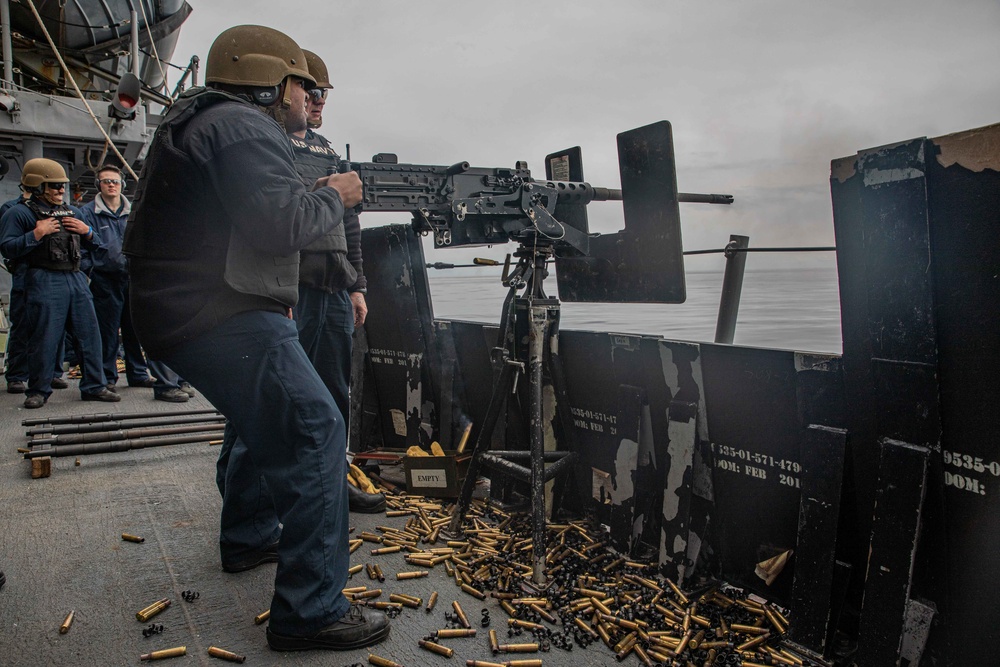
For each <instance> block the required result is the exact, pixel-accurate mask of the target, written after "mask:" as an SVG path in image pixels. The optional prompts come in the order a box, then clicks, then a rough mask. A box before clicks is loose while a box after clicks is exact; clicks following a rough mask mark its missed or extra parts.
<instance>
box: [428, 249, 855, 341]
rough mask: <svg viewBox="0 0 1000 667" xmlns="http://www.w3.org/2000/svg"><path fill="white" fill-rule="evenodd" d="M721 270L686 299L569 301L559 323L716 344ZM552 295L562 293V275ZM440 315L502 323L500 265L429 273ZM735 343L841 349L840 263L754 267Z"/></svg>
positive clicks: (698, 281)
mask: <svg viewBox="0 0 1000 667" xmlns="http://www.w3.org/2000/svg"><path fill="white" fill-rule="evenodd" d="M722 277H723V272H722V271H689V272H688V273H687V274H686V282H687V300H686V301H685V302H684V303H682V304H621V303H563V304H562V311H561V316H560V328H562V329H577V330H586V331H613V332H618V333H632V334H646V335H654V336H659V337H662V338H668V339H672V340H685V341H695V342H712V341H713V340H714V339H715V327H716V322H717V320H718V316H719V301H720V298H721V295H722ZM550 284H551V289H549V292H550V293H554V292H556V289H555V279H554V278H553V279H550V280H548V281H546V287H547V288H548V287H549V286H550ZM430 286H431V298H432V300H433V305H434V316H435V317H437V318H442V319H452V320H468V321H473V322H491V323H496V322H498V321H499V317H500V310H501V307H502V306H503V300H504V298H505V297H506V295H507V290H506V289H505V288H504V287H503V286H502V285H501V284H500V274H499V272H498V271H496V270H492V271H489V272H487V271H485V270H484V271H482V272H480V273H471V274H470V273H468V272H467V273H465V274H464V275H456V273H455V272H449V271H435V270H431V271H430ZM734 343H735V344H736V345H748V346H752V347H770V348H781V349H789V350H800V351H806V352H832V353H836V354H840V353H841V351H842V338H841V332H840V292H839V287H838V284H837V270H836V268H835V266H832V263H831V266H823V267H818V268H781V269H757V270H749V269H748V270H747V272H746V274H745V276H744V279H743V291H742V296H741V299H740V308H739V317H738V318H737V322H736V338H735V341H734Z"/></svg>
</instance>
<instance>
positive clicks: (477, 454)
mask: <svg viewBox="0 0 1000 667" xmlns="http://www.w3.org/2000/svg"><path fill="white" fill-rule="evenodd" d="M513 374H514V365H513V364H510V363H504V364H503V367H502V368H501V369H500V377H499V379H498V380H497V382H496V384H494V385H493V393H492V394H491V395H490V404H489V407H488V408H487V409H486V419H485V420H484V421H483V428H482V430H480V431H479V437H478V438H476V446H475V447H473V449H472V460H471V461H469V470H468V472H466V474H465V481H464V482H463V483H462V493H461V495H460V496H459V497H458V503H457V504H456V505H455V511H454V513H453V514H452V515H451V523H450V524H448V530H449V532H451V533H452V534H458V531H459V528H461V526H462V521H463V520H464V519H465V513H466V512H467V511H468V510H469V505H470V504H471V502H472V492H473V490H475V488H476V479H477V478H478V477H479V469H480V468H481V467H482V455H483V454H484V453H486V451H487V450H488V449H489V447H490V440H491V439H492V438H493V432H494V431H495V430H496V427H497V420H498V419H499V418H500V412H501V411H502V410H503V406H504V404H505V403H506V396H507V392H508V391H510V386H511V378H512V376H513Z"/></svg>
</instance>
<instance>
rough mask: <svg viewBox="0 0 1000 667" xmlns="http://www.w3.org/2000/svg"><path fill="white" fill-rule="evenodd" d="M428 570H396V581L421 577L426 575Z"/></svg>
mask: <svg viewBox="0 0 1000 667" xmlns="http://www.w3.org/2000/svg"><path fill="white" fill-rule="evenodd" d="M428 574H430V572H428V571H427V570H414V571H413V572H397V573H396V581H403V580H404V579H421V578H423V577H426V576H427V575H428Z"/></svg>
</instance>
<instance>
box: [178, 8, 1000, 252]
mask: <svg viewBox="0 0 1000 667" xmlns="http://www.w3.org/2000/svg"><path fill="white" fill-rule="evenodd" d="M188 1H189V3H190V4H191V5H192V6H193V8H194V13H193V14H192V15H191V17H190V18H189V19H188V21H187V23H186V24H185V25H184V27H183V28H182V32H181V37H180V40H179V42H178V44H177V48H176V50H175V52H174V56H173V61H174V62H175V63H178V64H185V63H186V61H187V60H188V59H189V58H190V56H191V55H192V54H198V55H199V56H201V58H202V61H203V62H204V59H205V56H206V55H207V53H208V49H209V46H210V45H211V43H212V41H213V39H214V38H215V36H216V35H218V33H220V32H221V31H222V30H224V29H226V28H228V27H230V26H233V25H238V24H242V23H259V24H264V25H268V26H271V27H274V28H277V29H279V30H282V31H284V32H286V33H287V34H289V35H290V36H292V37H293V38H294V39H295V40H296V41H298V42H299V45H300V46H302V47H303V48H307V49H311V50H313V51H315V52H317V53H318V54H319V55H320V56H321V57H322V58H323V59H324V60H325V61H326V63H327V65H328V66H329V68H330V76H331V78H332V82H333V84H334V86H335V89H334V90H333V91H332V95H331V98H330V102H329V104H327V114H326V122H325V124H324V126H323V129H322V130H321V133H323V134H324V135H326V136H327V137H328V138H329V139H330V140H331V141H332V142H333V144H334V145H335V146H337V147H340V148H342V147H343V145H344V144H345V143H350V144H351V155H352V158H353V159H355V160H366V159H368V158H369V157H370V156H371V155H372V154H373V153H376V152H392V153H397V154H398V155H399V158H400V161H402V162H413V163H425V164H453V163H455V162H459V161H462V160H467V161H469V162H471V163H472V164H473V165H474V166H490V167H494V166H513V165H514V162H515V161H517V160H527V161H528V164H529V167H530V168H531V169H532V171H533V172H534V173H536V174H537V175H538V176H539V177H544V164H543V159H544V156H545V155H546V154H547V153H550V152H554V151H556V150H560V149H563V148H567V147H569V146H574V145H579V146H581V147H582V149H583V157H584V165H585V171H586V176H587V180H588V181H589V182H591V183H593V184H594V185H599V186H605V187H619V176H618V163H617V153H616V143H615V135H616V134H617V133H618V132H621V131H623V130H627V129H631V128H635V127H639V126H642V125H646V124H648V123H651V122H655V121H658V120H664V119H665V120H669V121H670V122H671V123H672V125H673V132H674V141H675V150H676V161H677V180H678V186H679V189H680V191H682V192H706V193H708V192H715V193H728V194H732V195H734V196H735V197H736V203H735V204H734V205H733V206H731V207H723V206H709V205H696V204H686V205H684V204H682V206H681V216H682V220H683V221H684V223H683V224H684V227H683V235H684V244H685V248H686V249H696V248H710V247H721V246H723V245H725V243H726V241H727V240H728V238H729V235H730V234H747V235H749V236H750V237H751V240H750V242H751V245H757V246H772V245H780V246H785V245H833V216H832V213H831V206H830V195H829V182H828V179H829V168H830V161H831V160H832V159H834V158H837V157H842V156H845V155H850V154H853V153H855V152H857V151H858V150H860V149H865V148H871V147H874V146H879V145H883V144H888V143H893V142H896V141H901V140H907V139H912V138H915V137H921V136H938V135H941V134H947V133H951V132H957V131H961V130H966V129H969V128H973V127H979V126H983V125H988V124H991V123H996V122H1000V66H998V64H1000V2H998V1H997V0H975V1H965V0H949V1H945V0H934V1H932V2H928V1H924V0H909V1H906V2H901V1H895V0H893V1H884V0H877V1H875V0H865V1H855V0H838V1H837V2H806V1H803V0H799V1H781V2H779V1H753V2H751V1H748V0H743V1H740V2H735V1H733V2H718V1H706V0H702V1H699V2H672V1H666V0H655V1H654V0H649V1H642V2H640V1H635V2H629V1H627V0H619V1H618V2H615V3H611V2H600V3H598V2H551V1H549V2H543V1H540V0H535V1H533V2H528V1H522V0H507V1H506V2H503V3H485V2H474V1H472V0H462V1H460V2H459V1H457V0H451V1H448V2H444V1H437V2H435V1H431V2H419V3H417V2H398V1H395V0H394V1H389V0H359V1H353V0H335V1H328V2H316V1H307V0H284V1H283V2H280V3H279V2H275V1H274V0H269V1H266V2H265V1H263V0H240V1H235V0H227V1H223V0H213V1H211V2H209V0H188ZM174 81H176V74H174V75H172V76H171V85H172V84H173V82H174ZM590 210H591V227H592V230H594V231H601V232H611V231H615V230H616V229H619V228H621V226H622V213H621V205H620V204H619V203H614V202H608V203H595V204H593V205H592V206H591V207H590ZM363 220H365V224H366V225H367V224H381V223H382V222H385V221H389V220H390V218H389V217H387V216H385V215H378V214H369V215H368V216H363ZM503 252H504V251H502V250H498V249H496V248H494V249H492V250H491V251H486V250H479V251H477V252H476V253H474V254H479V255H485V256H491V257H496V258H500V257H502V255H503ZM468 256H470V255H469V254H468V253H462V252H461V251H444V252H438V253H434V256H432V257H431V259H433V260H437V261H456V262H457V261H464V259H465V258H466V257H468ZM757 257H759V256H757ZM777 259H778V261H781V262H788V261H796V260H792V259H791V258H788V257H784V256H783V257H780V258H777ZM719 261H721V260H718V259H711V260H705V259H695V260H690V261H689V268H698V267H699V266H703V267H705V268H712V266H713V265H714V264H717V263H718V262H719ZM753 261H754V262H757V260H756V259H754V260H753ZM798 261H811V260H809V259H808V258H807V259H805V260H798ZM816 261H823V263H824V264H829V263H830V261H831V259H830V258H827V259H826V260H816ZM704 262H709V263H708V264H704Z"/></svg>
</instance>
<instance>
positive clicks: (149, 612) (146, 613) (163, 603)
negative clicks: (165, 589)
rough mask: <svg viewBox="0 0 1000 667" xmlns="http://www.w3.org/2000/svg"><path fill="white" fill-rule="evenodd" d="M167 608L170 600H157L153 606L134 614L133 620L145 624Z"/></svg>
mask: <svg viewBox="0 0 1000 667" xmlns="http://www.w3.org/2000/svg"><path fill="white" fill-rule="evenodd" d="M169 606H170V600H169V599H168V598H163V599H162V600H157V601H156V602H154V603H153V604H151V605H149V606H148V607H145V608H143V609H140V610H139V611H137V612H136V613H135V619H136V620H137V621H139V622H141V623H145V622H146V621H148V620H149V619H151V618H153V617H154V616H156V615H157V614H159V613H160V612H161V611H163V610H164V609H166V608H167V607H169ZM151 659H152V660H155V658H151Z"/></svg>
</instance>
